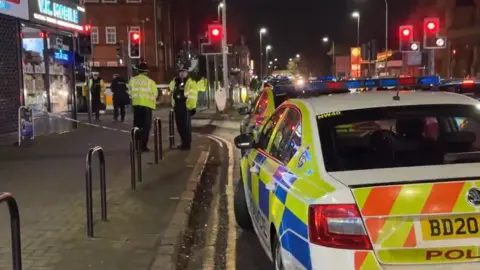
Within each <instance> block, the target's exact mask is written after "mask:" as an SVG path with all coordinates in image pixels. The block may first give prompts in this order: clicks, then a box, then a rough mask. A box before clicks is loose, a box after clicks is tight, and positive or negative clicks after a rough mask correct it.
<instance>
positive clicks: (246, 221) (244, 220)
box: [233, 180, 253, 231]
mask: <svg viewBox="0 0 480 270" xmlns="http://www.w3.org/2000/svg"><path fill="white" fill-rule="evenodd" d="M233 208H234V212H235V219H236V220H237V224H238V226H240V228H242V229H244V230H246V231H251V230H252V229H253V224H252V219H251V217H250V213H248V207H247V199H246V198H245V191H244V185H243V181H242V180H240V181H238V184H237V186H236V187H235V194H234V200H233Z"/></svg>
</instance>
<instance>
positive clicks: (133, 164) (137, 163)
mask: <svg viewBox="0 0 480 270" xmlns="http://www.w3.org/2000/svg"><path fill="white" fill-rule="evenodd" d="M130 173H131V174H130V185H131V188H132V190H135V189H136V188H137V181H138V182H142V149H141V147H140V129H139V128H138V127H134V128H132V132H131V138H130Z"/></svg>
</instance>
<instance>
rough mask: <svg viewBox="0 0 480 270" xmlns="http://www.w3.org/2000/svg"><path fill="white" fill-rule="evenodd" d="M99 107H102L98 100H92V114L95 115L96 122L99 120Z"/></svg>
mask: <svg viewBox="0 0 480 270" xmlns="http://www.w3.org/2000/svg"><path fill="white" fill-rule="evenodd" d="M100 107H102V102H100V98H98V99H96V98H92V114H93V115H95V119H96V120H100Z"/></svg>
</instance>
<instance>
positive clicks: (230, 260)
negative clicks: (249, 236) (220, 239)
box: [208, 135, 237, 270]
mask: <svg viewBox="0 0 480 270" xmlns="http://www.w3.org/2000/svg"><path fill="white" fill-rule="evenodd" d="M208 137H210V138H212V139H214V140H217V141H218V140H220V141H222V142H223V143H224V144H225V145H226V146H227V149H228V174H227V177H228V182H227V209H228V221H229V222H228V236H227V237H228V238H227V239H228V240H227V252H226V256H227V258H226V263H227V264H226V269H229V270H235V269H236V262H237V258H236V257H237V253H236V252H237V237H236V234H237V228H236V225H235V224H236V220H235V213H234V210H233V194H234V187H233V165H234V162H235V155H234V152H233V147H232V143H231V142H229V141H228V140H225V139H224V138H221V137H218V136H215V135H208Z"/></svg>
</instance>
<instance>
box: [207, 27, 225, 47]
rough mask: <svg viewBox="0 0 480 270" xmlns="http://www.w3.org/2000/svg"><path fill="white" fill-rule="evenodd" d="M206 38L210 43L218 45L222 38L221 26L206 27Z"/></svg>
mask: <svg viewBox="0 0 480 270" xmlns="http://www.w3.org/2000/svg"><path fill="white" fill-rule="evenodd" d="M208 38H209V39H210V43H219V42H221V41H222V38H223V28H222V25H221V24H210V25H208Z"/></svg>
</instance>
